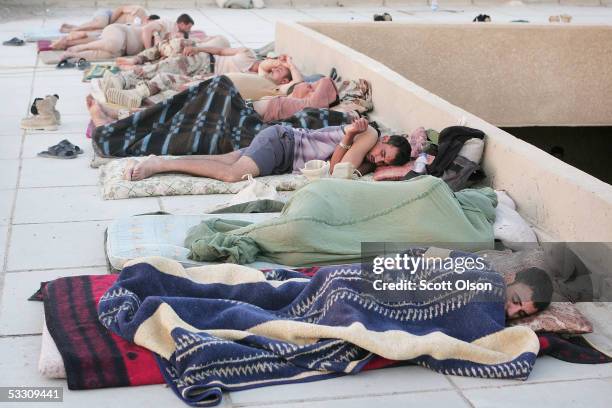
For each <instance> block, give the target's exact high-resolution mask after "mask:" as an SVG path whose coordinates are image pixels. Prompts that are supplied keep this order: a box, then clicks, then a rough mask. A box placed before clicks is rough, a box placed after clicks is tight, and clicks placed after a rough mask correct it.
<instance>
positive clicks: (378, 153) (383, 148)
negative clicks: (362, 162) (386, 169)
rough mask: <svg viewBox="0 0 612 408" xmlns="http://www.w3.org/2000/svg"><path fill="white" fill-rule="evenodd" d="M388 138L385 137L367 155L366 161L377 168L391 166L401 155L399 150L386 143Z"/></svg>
mask: <svg viewBox="0 0 612 408" xmlns="http://www.w3.org/2000/svg"><path fill="white" fill-rule="evenodd" d="M388 140H389V137H388V136H383V137H382V138H381V139H380V140H379V141H378V142H376V144H375V145H374V147H373V148H372V149H370V151H369V152H368V153H367V154H366V157H365V159H366V160H367V161H369V162H370V163H372V164H375V165H376V167H379V166H391V165H393V163H394V161H395V158H396V157H397V155H398V153H399V148H397V147H395V146H393V145H390V144H388V143H386V142H387V141H388Z"/></svg>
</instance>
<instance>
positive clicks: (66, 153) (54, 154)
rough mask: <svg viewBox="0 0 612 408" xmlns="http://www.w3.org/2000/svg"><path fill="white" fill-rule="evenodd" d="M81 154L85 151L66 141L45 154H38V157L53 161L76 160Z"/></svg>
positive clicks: (49, 149)
mask: <svg viewBox="0 0 612 408" xmlns="http://www.w3.org/2000/svg"><path fill="white" fill-rule="evenodd" d="M79 154H83V149H81V148H80V147H79V146H76V145H73V144H72V143H70V142H69V141H68V140H67V139H64V140H62V141H61V142H59V143H58V144H56V145H54V146H51V147H49V148H48V149H47V150H45V151H44V152H40V153H38V156H40V157H48V158H51V159H76V158H77V156H78V155H79Z"/></svg>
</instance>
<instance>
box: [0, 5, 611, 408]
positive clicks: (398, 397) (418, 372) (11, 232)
mask: <svg viewBox="0 0 612 408" xmlns="http://www.w3.org/2000/svg"><path fill="white" fill-rule="evenodd" d="M440 4H441V6H440V7H441V9H443V10H444V9H446V10H447V11H438V12H436V13H433V12H431V11H430V10H429V9H428V8H427V7H426V6H414V5H413V6H405V7H399V6H398V7H342V8H325V7H319V8H299V9H298V8H278V9H262V10H221V9H217V8H203V9H199V10H178V9H175V10H161V9H160V10H152V11H154V12H157V13H158V14H160V15H162V16H164V17H165V16H168V17H174V16H176V15H178V14H179V13H180V12H183V11H186V12H188V13H190V14H191V15H192V16H193V17H194V18H195V20H196V22H197V26H198V27H199V28H202V29H205V30H206V31H207V32H208V33H209V34H223V35H226V36H227V37H228V38H229V39H230V41H231V42H232V45H234V46H238V45H244V46H249V47H258V46H261V45H264V44H265V43H267V42H269V41H271V40H273V37H274V22H275V21H277V20H281V19H287V20H301V21H306V20H339V21H348V20H355V21H368V20H370V19H371V16H372V14H373V13H375V12H376V13H379V12H383V11H387V12H389V13H391V14H392V15H393V17H394V19H395V20H404V21H432V22H467V21H471V19H472V18H473V17H474V16H475V15H477V14H479V13H482V12H485V13H487V14H489V15H491V16H492V18H493V21H494V22H508V21H511V20H514V19H519V18H524V19H528V20H530V21H532V22H546V21H547V17H548V16H549V15H551V14H560V13H563V12H565V13H569V14H571V15H573V16H574V23H585V24H592V23H604V24H612V9H611V8H605V7H572V6H560V5H556V4H550V5H537V6H480V7H477V6H462V5H457V6H452V3H451V5H450V6H446V5H445V4H444V1H440ZM448 10H452V11H454V12H450V11H448ZM91 13H92V10H83V9H74V8H73V9H70V10H55V9H54V10H51V11H50V13H49V15H48V16H47V17H36V18H31V19H27V20H18V21H8V22H0V37H1V38H2V39H8V38H11V37H13V36H16V35H19V34H20V33H21V32H22V31H23V30H25V29H35V28H37V27H53V26H57V25H58V24H59V23H61V22H62V21H64V20H65V19H67V18H69V19H71V20H73V21H78V20H83V19H85V18H86V17H87V16H89V15H91ZM602 46H606V47H608V46H609V44H606V45H602ZM0 56H1V57H0V90H2V93H1V94H0V267H1V271H2V274H1V275H0V291H1V293H2V296H1V298H0V302H1V306H0V373H1V374H2V375H0V386H9V385H12V386H26V385H28V386H34V385H56V386H64V388H65V387H66V384H65V382H64V381H57V380H48V379H45V378H42V377H41V376H40V375H39V374H38V372H37V369H36V366H37V359H38V354H39V349H40V333H41V325H42V316H41V312H42V307H41V305H40V304H38V303H33V302H28V301H26V298H27V297H28V296H29V295H30V294H31V293H33V292H34V291H35V290H36V289H37V287H38V285H39V282H40V281H44V280H49V279H53V278H56V277H60V276H69V275H78V274H102V273H106V266H105V259H104V252H103V248H102V245H103V231H104V228H105V227H106V225H107V224H108V223H109V222H110V221H111V220H112V219H114V218H116V217H118V216H124V215H129V214H138V213H143V212H151V211H157V210H165V211H169V212H172V213H175V214H197V213H199V212H202V210H203V209H204V208H207V207H210V206H211V205H215V204H218V203H220V202H222V201H224V200H226V199H227V198H228V197H227V196H208V197H206V196H200V197H165V198H143V199H132V200H122V201H103V200H102V199H101V198H100V194H99V191H98V187H97V171H96V170H93V169H91V168H89V166H88V164H89V163H88V160H89V157H88V156H89V155H90V154H91V148H90V146H89V145H88V143H87V140H86V139H85V137H84V135H83V134H84V129H85V126H86V124H87V111H86V109H85V104H84V98H85V95H86V94H87V92H88V87H87V85H85V84H83V83H81V82H80V72H77V71H71V70H67V71H57V70H55V69H54V68H53V67H49V66H44V65H41V64H40V63H38V62H37V60H36V53H35V49H34V46H33V45H32V44H28V45H27V46H25V47H21V48H9V47H2V48H0ZM47 93H59V94H60V101H59V104H58V109H59V110H60V111H61V113H62V121H63V124H62V126H61V129H60V130H59V131H57V132H23V131H22V130H20V129H19V119H20V118H21V117H22V116H23V115H25V114H26V112H27V109H28V106H29V103H30V101H31V100H32V99H33V97H35V96H40V95H45V94H47ZM63 138H68V139H70V140H71V141H72V142H74V143H76V144H79V145H81V146H82V147H84V148H85V154H84V155H83V157H79V158H78V159H75V160H67V161H62V160H51V159H43V158H37V157H36V153H37V152H39V151H41V150H43V149H44V148H46V147H47V146H50V145H52V144H55V143H56V142H58V141H59V140H61V139H63ZM64 395H65V397H64V399H65V404H68V406H79V407H81V406H84V405H87V406H90V407H106V406H109V407H110V406H113V407H114V406H117V405H118V404H119V406H120V405H122V404H123V403H125V404H127V402H128V401H129V404H130V406H132V407H138V406H143V407H144V406H162V405H163V406H182V403H181V402H180V401H179V400H178V399H177V398H176V397H175V396H174V395H173V394H172V392H171V391H170V390H169V389H167V388H166V387H164V386H161V385H160V386H148V387H134V388H124V389H105V390H94V391H72V392H71V391H68V390H66V391H65V394H64ZM224 404H225V406H236V407H238V406H240V407H242V406H245V407H246V406H249V407H255V406H278V407H301V406H304V407H309V408H315V407H316V408H318V407H349V406H350V407H351V408H356V407H371V406H381V407H395V406H397V407H409V406H424V405H427V406H444V407H455V406H476V407H487V406H496V407H499V406H528V405H535V406H551V407H563V406H576V405H581V406H589V407H609V406H611V404H612V364H608V365H599V366H582V365H575V364H568V363H563V362H560V361H558V360H554V359H552V358H542V359H539V360H538V362H537V364H536V367H535V369H534V371H533V373H532V375H531V377H530V379H529V380H528V381H526V382H517V381H495V380H478V379H469V378H460V377H451V376H443V375H439V374H435V373H433V372H430V371H427V370H425V369H422V368H419V367H400V368H392V369H387V370H381V371H377V372H368V373H363V374H360V375H357V376H351V377H345V378H338V379H334V380H329V381H325V382H317V383H309V384H299V385H284V386H276V387H270V388H262V389H257V390H252V391H243V392H236V393H233V394H231V395H230V396H228V397H226V398H225V400H224ZM25 405H27V404H25ZM20 406H21V405H20Z"/></svg>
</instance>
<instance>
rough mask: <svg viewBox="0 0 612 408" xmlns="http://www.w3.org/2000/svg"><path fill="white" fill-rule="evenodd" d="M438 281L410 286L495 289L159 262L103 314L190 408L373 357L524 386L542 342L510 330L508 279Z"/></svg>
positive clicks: (349, 271)
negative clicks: (383, 285)
mask: <svg viewBox="0 0 612 408" xmlns="http://www.w3.org/2000/svg"><path fill="white" fill-rule="evenodd" d="M452 256H453V257H455V256H466V255H465V254H461V253H458V252H453V253H452ZM487 268H488V267H487ZM434 272H437V273H432V271H431V270H418V271H417V272H416V273H415V274H413V275H408V276H407V277H406V278H407V279H408V280H415V281H420V280H424V281H426V282H439V281H442V280H443V281H448V282H451V284H453V283H454V282H456V281H457V280H459V279H461V280H469V281H472V282H480V283H489V284H490V287H491V288H492V289H491V290H478V289H471V290H468V289H464V290H458V289H453V290H447V291H435V290H432V291H426V290H422V291H403V292H399V293H400V295H399V297H398V294H397V293H394V294H392V295H391V296H387V295H388V293H387V292H380V293H379V292H376V291H374V290H373V289H372V285H373V281H374V280H375V279H377V278H378V276H376V275H368V274H365V273H363V271H362V270H361V265H360V264H352V265H340V266H327V267H322V268H321V269H319V271H318V272H317V274H316V275H315V276H314V277H312V278H305V277H304V275H301V274H298V273H295V272H292V271H289V270H275V271H271V272H266V273H264V272H260V271H258V270H255V269H251V268H248V267H245V266H240V265H234V264H221V265H211V266H204V267H197V268H190V269H184V268H183V267H182V266H181V265H180V264H178V263H177V262H175V261H172V260H169V259H166V258H160V257H152V258H143V259H140V260H135V261H132V262H130V263H128V264H127V265H126V267H125V268H124V269H123V271H122V272H121V275H120V276H119V279H118V280H117V282H116V283H115V285H113V286H112V287H111V288H110V289H109V290H108V292H107V293H106V294H105V295H104V296H103V297H102V298H101V300H100V303H99V306H98V314H99V319H100V321H101V322H102V324H103V325H104V326H106V327H107V328H108V329H110V330H112V331H113V332H115V333H117V334H118V335H120V336H122V337H123V338H125V339H127V340H128V341H131V342H133V343H136V344H138V345H140V346H143V347H145V348H148V349H150V350H151V351H153V352H155V353H157V355H158V356H159V359H158V362H159V364H160V367H161V369H162V372H163V375H164V376H165V379H166V381H167V382H168V384H169V385H170V386H171V387H172V389H173V390H174V391H175V392H176V393H177V395H178V396H179V397H180V398H182V399H183V400H184V401H185V402H187V403H188V404H191V405H194V406H212V405H217V404H218V403H219V402H220V401H221V395H222V392H223V391H231V390H243V389H248V388H254V387H262V386H266V385H274V384H284V383H295V382H305V381H314V380H320V379H325V378H330V377H334V376H338V375H344V374H353V373H357V372H359V371H360V370H361V369H362V368H363V366H364V365H365V364H366V363H367V362H368V361H370V360H371V359H372V358H373V357H374V356H376V355H379V356H382V357H385V358H388V359H392V360H403V361H409V362H412V363H415V364H419V365H422V366H425V367H428V368H430V369H432V370H435V371H437V372H441V373H445V374H452V375H463V376H474V377H483V378H512V379H526V378H527V376H528V375H529V373H530V372H531V369H532V367H533V364H534V362H535V358H536V355H537V353H538V347H539V345H538V339H537V337H536V335H535V333H533V331H531V330H530V329H528V328H526V327H510V328H505V325H504V323H505V321H504V319H505V318H504V299H505V285H504V283H503V279H502V278H501V276H500V275H499V274H497V273H495V272H493V271H491V270H489V269H485V270H476V269H468V270H466V271H465V272H464V273H462V274H457V273H452V272H443V273H441V272H439V271H434Z"/></svg>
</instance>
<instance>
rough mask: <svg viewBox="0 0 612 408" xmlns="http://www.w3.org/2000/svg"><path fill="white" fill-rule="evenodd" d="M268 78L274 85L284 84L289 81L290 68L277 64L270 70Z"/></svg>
mask: <svg viewBox="0 0 612 408" xmlns="http://www.w3.org/2000/svg"><path fill="white" fill-rule="evenodd" d="M268 79H269V80H270V81H272V82H274V83H275V84H276V85H285V84H288V83H289V82H291V79H292V78H291V70H290V69H289V68H287V67H286V66H284V65H280V64H279V65H278V66H276V67H274V68H272V69H271V70H270V72H269V73H268Z"/></svg>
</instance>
